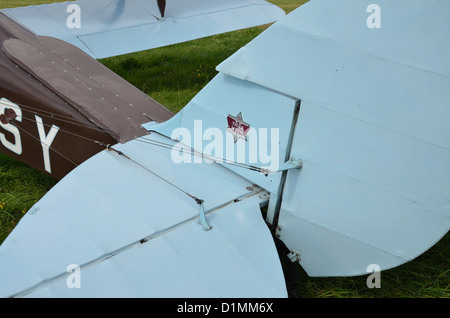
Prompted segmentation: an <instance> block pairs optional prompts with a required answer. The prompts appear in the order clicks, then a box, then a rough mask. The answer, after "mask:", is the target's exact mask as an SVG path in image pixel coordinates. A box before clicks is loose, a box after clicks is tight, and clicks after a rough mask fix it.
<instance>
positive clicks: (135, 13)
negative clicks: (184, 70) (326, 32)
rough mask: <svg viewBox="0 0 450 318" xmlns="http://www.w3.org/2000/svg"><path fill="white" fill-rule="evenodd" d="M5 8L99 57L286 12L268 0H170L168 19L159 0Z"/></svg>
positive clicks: (81, 1) (257, 22)
mask: <svg viewBox="0 0 450 318" xmlns="http://www.w3.org/2000/svg"><path fill="white" fill-rule="evenodd" d="M69 5H78V6H79V12H80V20H79V21H80V25H79V28H78V27H74V28H71V27H68V24H67V20H68V19H72V18H71V13H72V11H70V10H69V12H68V6H69ZM71 10H72V9H71ZM3 11H4V12H6V13H7V14H8V15H10V16H11V17H13V18H14V19H16V20H17V21H19V22H20V23H22V24H23V25H25V26H26V27H27V28H28V29H30V30H32V31H33V32H35V33H36V34H38V35H45V36H52V37H56V38H59V39H61V40H64V41H66V42H69V43H71V44H73V45H75V46H78V47H79V48H81V49H82V50H84V51H85V52H86V53H88V54H90V55H91V56H93V57H95V58H97V59H100V58H105V57H110V56H116V55H122V54H126V53H132V52H137V51H142V50H147V49H152V48H157V47H161V46H167V45H171V44H175V43H179V42H184V41H190V40H194V39H198V38H202V37H206V36H211V35H214V34H219V33H224V32H229V31H235V30H239V29H244V28H249V27H254V26H258V25H262V24H267V23H272V22H274V21H277V20H278V19H280V18H281V17H283V16H284V15H285V13H284V11H283V10H281V9H280V8H278V7H277V6H275V5H272V4H270V3H268V2H266V1H263V0H227V1H222V0H189V1H187V0H170V1H167V5H166V14H165V18H164V19H161V17H160V13H159V9H158V6H157V1H156V0H155V1H148V0H114V1H111V0H96V1H87V0H78V1H70V2H63V3H53V4H49V5H40V6H29V7H25V8H13V9H4V10H3ZM69 26H70V23H69Z"/></svg>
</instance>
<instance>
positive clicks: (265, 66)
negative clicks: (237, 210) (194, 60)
mask: <svg viewBox="0 0 450 318" xmlns="http://www.w3.org/2000/svg"><path fill="white" fill-rule="evenodd" d="M399 3H401V2H395V3H393V2H392V1H378V2H377V4H378V5H379V6H380V7H381V8H382V19H383V20H382V27H381V29H370V28H368V27H367V26H366V20H365V19H364V18H363V19H361V17H364V15H366V17H367V16H369V13H367V12H366V8H367V7H368V5H369V4H371V2H370V1H356V0H346V1H330V0H313V1H310V2H308V3H307V4H306V5H304V6H302V7H300V8H299V9H297V10H296V11H295V12H293V13H291V14H290V15H289V16H288V17H286V19H283V20H282V21H279V22H278V23H276V24H275V25H273V26H272V27H271V28H270V29H268V30H267V31H266V32H265V33H263V34H262V35H261V36H259V37H258V38H256V39H255V40H254V41H252V42H251V43H250V44H248V45H247V46H246V47H244V48H242V49H241V50H239V51H238V52H237V53H236V54H235V55H233V56H232V57H231V58H229V59H228V60H226V61H225V62H223V63H222V64H221V65H219V67H218V70H219V71H221V72H223V73H225V74H228V75H230V76H234V77H237V78H240V79H243V80H246V81H250V82H254V83H257V84H259V85H262V86H264V87H267V88H270V89H272V90H275V91H278V92H282V93H284V94H286V95H288V96H292V97H295V98H298V99H300V100H301V108H300V114H299V118H298V123H297V128H296V131H295V135H294V138H293V144H292V154H293V155H294V156H297V157H298V158H301V159H302V160H303V168H302V171H301V172H299V171H289V172H288V175H287V180H286V184H285V188H284V195H283V203H282V206H281V211H280V218H279V226H280V228H281V231H280V235H281V239H282V240H283V241H284V242H285V243H286V244H287V245H288V247H289V248H290V249H293V250H297V251H298V252H299V253H300V254H301V264H302V266H303V267H304V268H305V270H306V271H307V272H308V274H309V275H311V276H351V275H360V274H366V273H367V267H368V266H369V265H370V264H378V265H379V266H380V268H381V269H382V270H384V269H388V268H392V267H395V266H398V265H401V264H403V263H405V262H407V261H409V260H412V259H414V258H415V257H417V256H418V255H420V254H421V253H423V252H425V251H426V250H427V249H428V248H430V247H431V246H432V245H434V244H435V243H436V242H437V241H438V240H439V239H440V238H441V237H442V236H443V235H445V234H446V233H447V232H448V230H449V228H450V201H449V198H450V195H449V193H450V182H449V180H450V166H449V165H448V162H449V160H450V131H449V125H448V118H450V108H449V107H448V101H449V100H450V93H449V90H448V87H449V85H450V78H449V74H450V73H449V70H450V64H449V60H448V55H449V52H450V46H449V45H448V41H445V40H443V39H445V38H446V37H447V34H448V32H449V30H450V23H448V14H447V13H448V7H449V3H448V1H444V0H436V1H430V2H423V1H412V2H408V4H407V5H402V6H401V8H400V7H399ZM411 34H414V37H412V36H410V35H411ZM399 43H401V44H399ZM261 52H264V54H261ZM273 74H281V76H276V77H275V76H273Z"/></svg>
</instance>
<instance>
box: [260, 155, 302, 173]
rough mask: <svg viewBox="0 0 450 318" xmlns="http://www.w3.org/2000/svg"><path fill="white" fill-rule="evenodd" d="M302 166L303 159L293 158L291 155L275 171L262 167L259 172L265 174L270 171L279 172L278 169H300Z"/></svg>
mask: <svg viewBox="0 0 450 318" xmlns="http://www.w3.org/2000/svg"><path fill="white" fill-rule="evenodd" d="M302 167H303V160H302V159H295V158H293V157H291V159H289V160H288V161H286V162H285V163H282V164H281V165H280V166H279V167H278V170H277V171H270V170H269V169H265V168H262V169H261V172H262V173H264V174H265V175H266V176H267V175H268V174H270V173H274V172H280V171H287V170H292V169H301V168H302Z"/></svg>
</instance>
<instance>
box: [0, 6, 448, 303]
mask: <svg viewBox="0 0 450 318" xmlns="http://www.w3.org/2000/svg"><path fill="white" fill-rule="evenodd" d="M93 1H94V0H93ZM49 2H57V1H45V0H41V1H39V0H0V8H6V7H15V6H25V5H30V4H42V3H49ZM58 2H61V1H58ZM271 2H272V3H275V4H277V5H279V6H280V7H282V8H283V9H284V10H285V11H286V12H290V11H292V10H293V9H295V8H297V7H298V6H299V5H301V4H303V3H305V2H306V1H303V0H302V1H294V0H273V1H271ZM265 28H266V26H264V27H256V28H251V29H247V30H241V31H236V32H232V33H227V34H222V35H217V36H213V37H209V38H205V39H200V40H196V41H191V42H187V43H182V44H177V45H173V46H170V47H165V48H159V49H155V50H150V51H145V52H139V53H134V54H128V55H124V56H119V57H114V58H108V59H104V60H101V62H102V63H103V64H104V65H106V66H107V67H109V68H110V69H111V70H113V71H114V72H116V73H117V74H119V75H120V76H122V77H123V78H125V79H126V80H128V81H129V82H130V83H132V84H133V85H135V86H136V87H138V88H139V89H141V90H142V91H144V92H145V93H147V94H149V95H150V96H151V97H153V98H154V99H156V100H158V101H159V102H160V103H162V104H163V105H165V106H166V107H167V108H169V109H170V110H172V111H174V112H177V111H179V110H180V109H181V108H182V107H184V106H185V105H186V104H187V103H188V102H189V101H190V100H191V99H192V97H194V96H195V95H196V94H197V93H198V91H200V90H201V89H202V88H203V87H204V86H205V85H206V84H207V83H208V82H209V81H210V80H211V79H212V78H213V77H214V76H215V75H216V74H217V71H216V70H215V67H216V66H217V65H218V64H219V63H220V62H222V61H223V60H224V59H226V58H227V57H229V56H230V55H232V54H233V53H234V52H235V51H237V50H238V49H239V48H240V47H242V46H243V45H245V44H246V43H248V42H250V41H251V40H252V39H253V38H255V37H256V36H257V35H259V34H260V33H261V32H262V31H263V30H264V29H265ZM56 182H57V181H56V180H54V179H53V178H51V177H49V176H48V175H46V174H44V173H41V172H39V171H36V170H34V169H31V168H29V167H27V166H25V165H23V164H22V163H20V162H17V161H15V160H12V159H9V158H7V157H6V156H4V155H0V242H2V241H3V240H4V238H5V237H6V236H7V235H8V234H9V233H10V231H11V230H12V229H13V228H14V226H15V225H16V224H17V222H18V221H19V220H20V218H21V217H22V216H23V214H24V212H26V211H28V209H29V208H30V207H31V206H32V205H33V204H34V203H35V202H36V201H37V200H39V199H40V198H41V197H42V196H43V195H44V194H45V193H46V192H47V191H48V190H49V189H51V187H52V186H54V185H55V184H56ZM449 240H450V234H447V235H446V236H445V237H444V238H443V239H442V240H441V241H440V242H438V243H437V244H436V245H435V246H434V247H432V248H431V249H430V250H428V251H427V252H426V253H424V254H423V255H421V256H419V257H418V258H417V259H415V260H413V261H411V262H408V263H406V264H404V265H402V266H400V267H398V268H395V269H391V270H387V271H383V272H382V273H381V288H380V289H369V288H368V287H367V285H366V279H367V276H360V277H351V278H311V277H308V276H307V275H306V274H305V272H304V271H303V270H302V269H301V268H300V267H298V269H299V271H300V274H299V275H298V284H297V287H296V292H297V294H298V295H299V296H300V297H310V298H371V297H385V298H386V297H391V298H392V297H399V298H400V297H401V298H405V297H416V298H417V297H420V298H428V297H440V298H449V297H450V272H449V271H450V261H449V259H450V258H449V255H450V250H449V249H450V244H449V243H450V242H449Z"/></svg>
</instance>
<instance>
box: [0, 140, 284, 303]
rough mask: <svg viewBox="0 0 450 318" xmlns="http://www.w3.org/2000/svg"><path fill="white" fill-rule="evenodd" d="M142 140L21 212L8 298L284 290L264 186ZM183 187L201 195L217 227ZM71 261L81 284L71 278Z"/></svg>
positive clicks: (5, 268) (4, 289) (7, 254)
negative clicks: (179, 159)
mask: <svg viewBox="0 0 450 318" xmlns="http://www.w3.org/2000/svg"><path fill="white" fill-rule="evenodd" d="M142 138H146V140H147V141H148V140H149V138H152V140H153V141H155V142H170V140H168V139H167V138H165V137H161V136H158V135H157V134H152V135H151V137H148V136H147V137H142ZM144 141H145V140H144V139H137V140H134V141H131V142H128V143H125V144H120V145H117V146H116V147H117V148H116V150H118V151H122V152H123V154H125V155H126V156H127V157H125V156H122V155H119V154H118V153H117V152H115V151H107V150H105V151H103V152H101V153H99V154H98V155H96V156H94V157H92V158H91V159H89V160H87V161H86V162H85V163H83V164H82V165H80V166H79V167H78V168H76V169H75V170H73V171H72V172H71V173H70V174H69V175H67V176H66V177H65V178H63V179H62V180H61V181H60V182H59V183H58V184H57V185H56V186H55V187H54V188H53V189H52V190H50V191H49V192H48V193H47V194H46V195H45V196H44V197H43V198H42V199H41V200H40V201H39V202H38V203H37V204H36V205H35V206H34V207H33V208H32V209H31V210H30V211H29V213H27V214H26V215H25V216H24V217H23V219H22V220H21V221H20V223H19V224H18V226H17V227H16V228H15V229H14V231H13V232H12V233H11V234H10V236H9V237H8V238H7V239H6V240H5V241H4V243H3V244H2V245H1V247H0V291H1V292H0V294H1V296H3V297H10V296H16V297H286V296H287V294H286V288H285V283H284V276H283V272H282V269H281V265H280V262H279V258H278V254H277V252H276V248H275V245H274V242H273V239H272V237H271V234H270V232H269V230H268V229H267V226H266V224H265V222H264V220H263V218H262V216H261V210H260V206H259V204H260V203H261V202H263V200H264V192H263V190H262V189H260V188H255V187H252V185H251V184H250V183H249V182H248V181H246V180H245V179H243V178H241V177H239V176H237V175H235V174H230V173H229V171H228V170H227V169H225V168H223V167H221V166H219V165H217V164H206V163H205V164H201V165H194V164H192V165H191V168H190V169H186V165H177V164H175V163H173V162H172V161H171V159H170V151H169V150H167V149H165V148H163V147H158V146H155V145H149V144H148V143H147V142H144ZM173 144H174V143H173ZM128 158H130V159H132V160H130V159H128ZM218 180H220V182H218ZM177 187H179V189H178V188H177ZM249 187H252V188H249ZM180 189H182V190H183V191H185V192H186V193H190V194H192V195H195V196H197V197H198V198H201V199H202V200H204V207H205V210H206V218H207V221H208V222H209V224H210V225H211V226H212V227H213V228H212V229H211V230H209V231H204V230H203V228H202V225H201V224H198V222H197V221H198V216H199V206H198V204H197V203H196V202H195V201H194V200H193V199H192V198H191V197H189V196H188V195H186V193H184V192H183V191H180ZM212 189H214V190H213V191H212ZM49 226H51V230H48V229H49ZM72 264H76V265H78V266H79V268H80V283H81V285H80V288H69V287H70V285H68V284H67V282H68V281H70V280H71V279H72V278H71V277H70V276H69V273H68V272H66V270H67V268H68V266H70V265H72Z"/></svg>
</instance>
